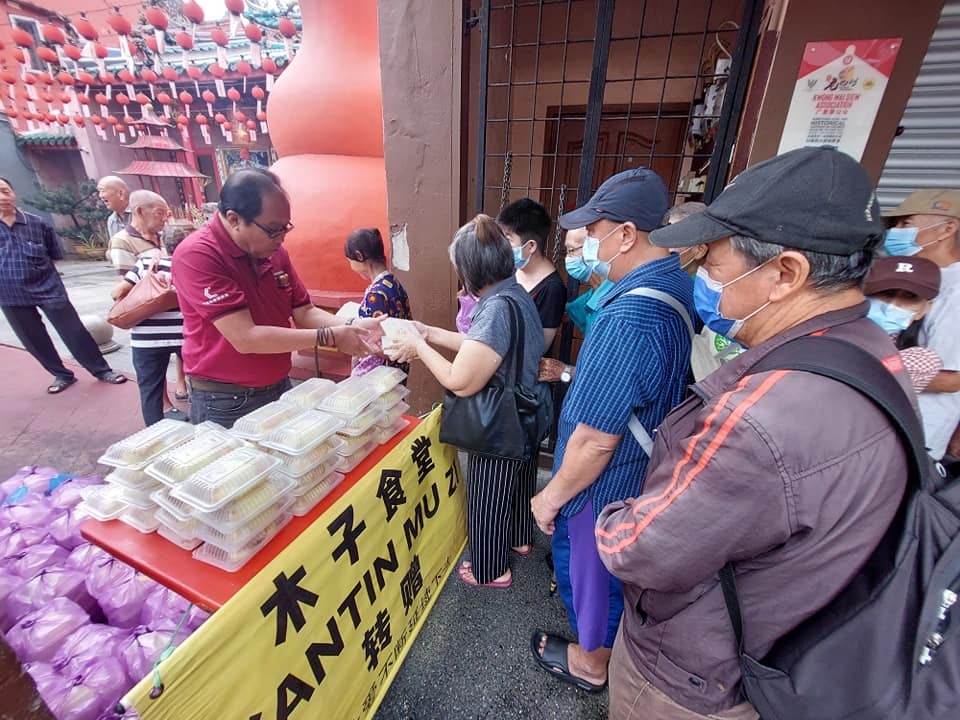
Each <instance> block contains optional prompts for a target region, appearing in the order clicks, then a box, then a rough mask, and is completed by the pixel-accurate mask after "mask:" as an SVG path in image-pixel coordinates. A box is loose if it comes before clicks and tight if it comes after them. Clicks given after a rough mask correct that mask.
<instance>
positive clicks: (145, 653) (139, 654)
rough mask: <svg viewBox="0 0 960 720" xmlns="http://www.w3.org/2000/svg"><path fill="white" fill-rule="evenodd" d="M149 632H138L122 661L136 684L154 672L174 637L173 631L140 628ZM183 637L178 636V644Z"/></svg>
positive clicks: (128, 644) (124, 651)
mask: <svg viewBox="0 0 960 720" xmlns="http://www.w3.org/2000/svg"><path fill="white" fill-rule="evenodd" d="M140 629H142V630H147V632H143V633H141V632H137V633H134V636H133V637H132V638H131V639H130V642H129V643H127V646H126V647H125V648H124V649H123V652H122V654H121V656H120V657H121V659H122V660H123V663H124V665H126V668H127V675H128V676H129V677H130V679H131V680H132V681H133V682H134V684H136V683H138V682H140V681H141V680H142V679H143V678H145V677H146V676H147V675H148V674H149V673H150V672H151V671H152V670H153V664H154V662H156V661H157V660H158V659H159V658H160V656H161V655H162V654H163V651H164V650H166V649H167V646H168V645H169V644H170V638H171V637H173V631H172V630H167V631H156V630H150V629H149V628H140ZM182 639H183V638H182V637H181V636H179V635H178V636H177V642H181V641H182Z"/></svg>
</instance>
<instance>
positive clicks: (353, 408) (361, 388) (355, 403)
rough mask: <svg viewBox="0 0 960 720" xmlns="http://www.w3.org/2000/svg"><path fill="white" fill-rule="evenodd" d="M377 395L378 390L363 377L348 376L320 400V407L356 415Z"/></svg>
mask: <svg viewBox="0 0 960 720" xmlns="http://www.w3.org/2000/svg"><path fill="white" fill-rule="evenodd" d="M376 397H377V391H376V390H374V388H373V386H372V385H370V384H369V383H365V382H363V381H362V379H361V378H347V379H346V380H344V381H343V382H341V383H339V384H338V385H337V389H336V390H334V391H333V392H332V393H330V394H329V395H327V396H326V397H325V398H324V399H323V400H321V401H320V409H321V410H323V411H325V412H331V413H334V414H335V415H342V416H345V417H355V416H356V415H359V414H360V413H361V412H363V410H364V408H366V407H367V405H369V404H370V403H371V402H373V400H374V399H375V398H376Z"/></svg>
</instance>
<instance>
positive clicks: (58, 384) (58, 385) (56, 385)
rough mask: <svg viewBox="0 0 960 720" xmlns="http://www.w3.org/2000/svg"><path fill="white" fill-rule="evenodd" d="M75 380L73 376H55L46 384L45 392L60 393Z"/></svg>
mask: <svg viewBox="0 0 960 720" xmlns="http://www.w3.org/2000/svg"><path fill="white" fill-rule="evenodd" d="M76 381H77V379H76V378H75V377H72V378H57V379H55V380H54V381H53V382H52V383H50V385H48V386H47V392H48V393H50V394H51V395H56V394H58V393H62V392H63V391H64V390H66V389H67V388H68V387H70V386H71V385H73V384H74V383H75V382H76Z"/></svg>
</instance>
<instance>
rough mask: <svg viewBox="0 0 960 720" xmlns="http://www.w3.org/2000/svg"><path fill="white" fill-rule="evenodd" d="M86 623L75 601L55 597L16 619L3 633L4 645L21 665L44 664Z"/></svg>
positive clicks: (88, 617)
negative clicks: (28, 663) (45, 604)
mask: <svg viewBox="0 0 960 720" xmlns="http://www.w3.org/2000/svg"><path fill="white" fill-rule="evenodd" d="M89 621H90V616H89V615H87V613H86V611H85V610H84V609H83V608H82V607H80V606H79V605H77V604H76V603H75V602H73V601H72V600H67V599H66V598H55V599H53V600H51V601H50V602H49V603H48V604H47V606H46V607H43V608H41V609H39V610H34V611H33V612H31V613H27V614H26V615H24V616H23V617H22V618H20V619H19V620H18V621H17V622H16V623H15V624H14V626H13V627H12V628H10V630H9V632H7V642H8V643H10V647H11V648H13V651H14V652H15V653H16V654H17V657H19V658H20V660H21V661H22V662H38V661H41V662H47V661H49V660H51V659H52V658H53V656H54V655H55V654H56V652H57V649H58V648H59V647H60V645H61V644H62V643H63V641H64V640H66V639H67V638H68V637H69V636H70V634H71V633H73V632H75V631H76V630H77V628H79V627H81V626H82V625H85V624H87V623H88V622H89Z"/></svg>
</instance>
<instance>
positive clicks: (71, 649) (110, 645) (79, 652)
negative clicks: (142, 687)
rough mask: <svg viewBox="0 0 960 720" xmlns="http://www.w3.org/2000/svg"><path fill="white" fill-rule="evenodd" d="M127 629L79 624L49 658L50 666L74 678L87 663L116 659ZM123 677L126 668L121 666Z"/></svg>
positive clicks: (122, 645) (127, 639)
mask: <svg viewBox="0 0 960 720" xmlns="http://www.w3.org/2000/svg"><path fill="white" fill-rule="evenodd" d="M130 638H131V634H130V631H129V630H124V629H122V628H115V627H111V626H109V625H102V624H100V623H89V624H87V625H83V626H81V627H80V628H78V629H77V630H75V631H74V632H73V633H71V634H70V637H68V638H67V639H66V640H64V641H63V643H62V644H61V645H60V647H59V648H58V649H57V652H56V654H55V655H54V656H53V664H54V666H55V667H57V668H59V669H60V670H61V672H63V674H65V675H71V676H72V675H75V674H77V673H79V672H80V671H81V670H82V669H83V668H84V667H86V666H87V665H88V664H89V663H90V662H91V661H96V660H97V659H99V658H103V657H112V658H119V657H120V653H121V652H122V651H123V649H124V648H125V647H126V646H127V645H128V644H129V643H130ZM123 671H124V678H126V679H127V680H128V681H129V680H130V678H127V676H126V666H124V667H123Z"/></svg>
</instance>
